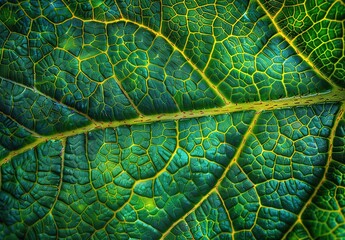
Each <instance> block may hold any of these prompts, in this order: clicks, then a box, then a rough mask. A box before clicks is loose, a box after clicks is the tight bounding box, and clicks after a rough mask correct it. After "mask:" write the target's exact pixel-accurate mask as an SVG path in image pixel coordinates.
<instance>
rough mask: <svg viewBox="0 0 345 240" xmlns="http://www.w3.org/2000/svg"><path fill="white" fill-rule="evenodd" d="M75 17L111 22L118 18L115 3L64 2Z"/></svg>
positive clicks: (109, 0)
mask: <svg viewBox="0 0 345 240" xmlns="http://www.w3.org/2000/svg"><path fill="white" fill-rule="evenodd" d="M65 2H66V3H67V4H68V6H69V8H70V9H71V11H72V12H73V13H74V15H75V16H77V17H80V18H82V19H85V20H90V19H94V20H99V21H112V20H116V19H118V18H119V17H120V12H119V9H118V7H117V5H116V2H115V1H111V0H107V1H77V0H66V1H65Z"/></svg>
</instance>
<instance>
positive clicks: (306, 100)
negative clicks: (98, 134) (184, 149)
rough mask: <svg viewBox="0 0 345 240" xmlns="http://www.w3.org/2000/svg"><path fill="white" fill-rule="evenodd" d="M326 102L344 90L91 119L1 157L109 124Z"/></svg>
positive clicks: (344, 98)
mask: <svg viewBox="0 0 345 240" xmlns="http://www.w3.org/2000/svg"><path fill="white" fill-rule="evenodd" d="M326 102H343V103H344V104H345V90H343V89H335V90H334V91H331V92H328V93H324V94H314V95H309V96H305V97H300V96H299V97H291V98H284V99H280V100H270V101H266V102H251V103H239V104H234V103H230V104H227V105H225V106H223V107H220V108H210V109H199V110H189V111H183V112H176V113H162V114H155V115H146V116H142V117H138V118H134V119H128V120H123V121H113V122H97V121H92V122H91V123H90V125H88V126H85V127H80V128H76V129H74V130H71V131H67V132H61V133H56V134H53V135H50V136H43V137H41V138H38V139H37V140H36V141H35V142H33V143H31V144H28V145H26V146H24V147H23V148H21V149H18V150H15V151H12V152H10V153H9V155H8V156H7V157H5V158H4V159H2V160H0V166H1V165H2V164H4V163H6V162H7V161H9V160H10V159H11V158H12V157H14V156H17V155H18V154H21V153H23V152H25V151H27V150H29V149H31V148H33V147H35V146H37V145H38V144H40V143H43V142H46V141H49V140H60V139H63V138H66V137H70V136H74V135H77V134H81V133H85V132H89V131H92V130H95V129H104V128H108V127H110V128H116V127H119V126H122V125H137V124H148V123H152V122H156V121H168V120H170V121H175V120H179V119H186V118H196V117H203V116H210V115H219V114H227V113H233V112H238V111H250V110H252V111H256V112H262V111H267V110H273V109H281V108H288V107H297V106H306V105H311V104H321V103H326Z"/></svg>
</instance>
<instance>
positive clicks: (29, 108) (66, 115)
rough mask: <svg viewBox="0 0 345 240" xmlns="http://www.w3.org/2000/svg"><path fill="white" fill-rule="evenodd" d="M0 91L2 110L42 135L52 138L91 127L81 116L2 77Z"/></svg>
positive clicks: (0, 108) (0, 107) (0, 106)
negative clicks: (59, 134)
mask: <svg viewBox="0 0 345 240" xmlns="http://www.w3.org/2000/svg"><path fill="white" fill-rule="evenodd" d="M0 88H1V89H3V91H0V101H1V103H3V105H2V104H0V111H1V112H3V113H4V114H6V115H8V116H10V117H11V118H13V119H15V121H16V122H18V123H19V124H21V125H23V126H24V127H26V128H27V129H32V130H33V131H35V132H37V133H39V134H42V135H51V134H54V133H57V132H64V131H68V130H72V129H75V128H79V127H83V126H86V125H88V124H89V120H88V119H87V118H85V117H83V116H81V115H79V114H78V113H76V112H74V111H72V110H70V109H68V108H67V107H65V106H63V105H60V104H57V103H56V102H53V101H52V100H51V99H49V98H47V97H45V96H44V95H42V94H39V93H37V92H35V91H32V90H30V89H27V88H24V87H22V86H19V85H17V84H15V83H13V82H11V81H8V80H5V79H3V78H0Z"/></svg>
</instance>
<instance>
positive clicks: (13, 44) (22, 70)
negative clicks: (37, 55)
mask: <svg viewBox="0 0 345 240" xmlns="http://www.w3.org/2000/svg"><path fill="white" fill-rule="evenodd" d="M0 56H1V57H2V59H1V61H0V76H1V77H4V78H8V79H11V80H12V81H14V82H18V83H22V84H24V85H26V86H29V87H32V86H33V85H34V71H33V62H32V60H31V59H30V58H29V50H28V39H27V38H26V37H25V36H23V35H21V34H17V33H11V34H10V35H9V36H8V37H7V39H6V40H5V43H4V46H3V49H2V53H1V55H0Z"/></svg>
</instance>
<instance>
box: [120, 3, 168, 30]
mask: <svg viewBox="0 0 345 240" xmlns="http://www.w3.org/2000/svg"><path fill="white" fill-rule="evenodd" d="M117 4H118V6H119V8H120V11H121V13H122V15H123V17H124V18H126V19H130V20H132V21H134V22H137V23H140V24H143V25H145V26H148V27H149V28H151V29H153V30H154V31H157V32H158V31H159V29H160V24H161V14H162V13H161V4H162V3H161V2H160V1H141V0H134V1H133V0H132V1H130V0H119V1H117Z"/></svg>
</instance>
